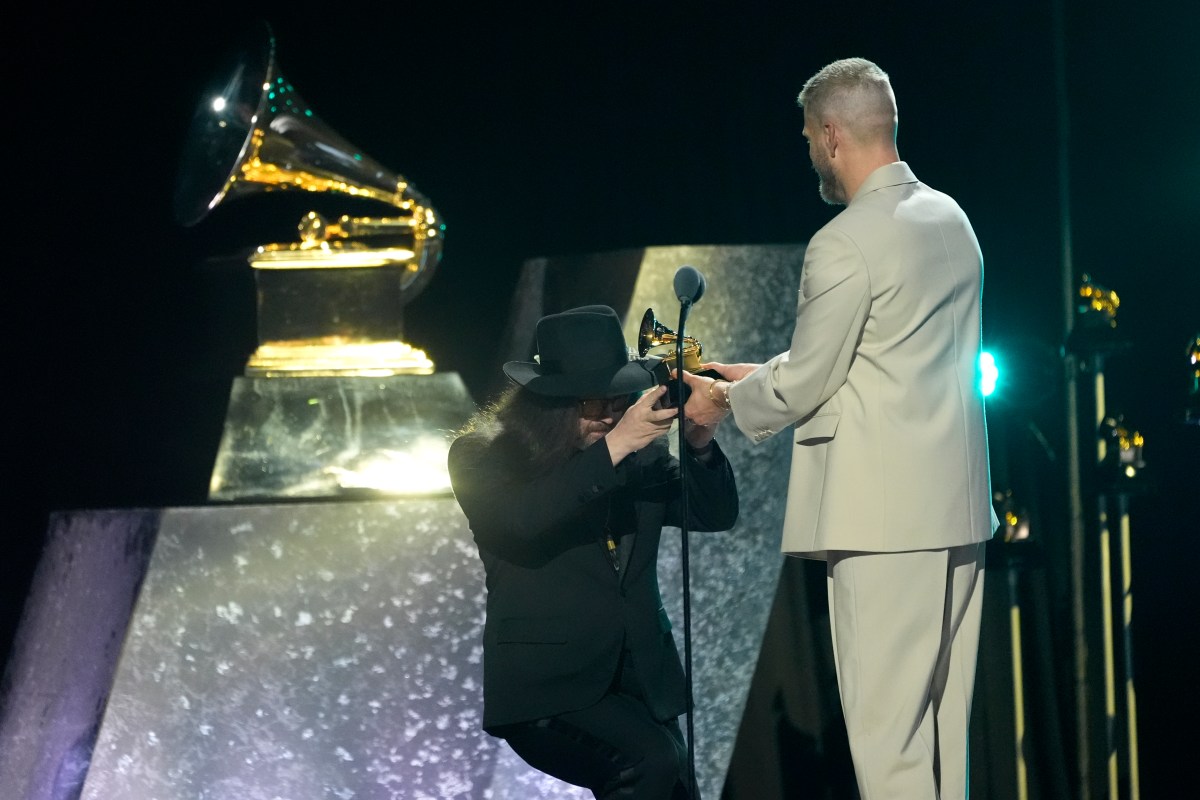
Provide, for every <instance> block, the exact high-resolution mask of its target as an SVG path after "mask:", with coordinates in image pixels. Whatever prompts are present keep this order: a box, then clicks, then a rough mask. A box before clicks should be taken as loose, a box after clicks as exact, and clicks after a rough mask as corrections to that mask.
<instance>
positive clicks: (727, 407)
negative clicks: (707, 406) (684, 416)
mask: <svg viewBox="0 0 1200 800" xmlns="http://www.w3.org/2000/svg"><path fill="white" fill-rule="evenodd" d="M718 383H724V384H725V385H726V386H729V385H730V383H729V381H713V382H712V383H710V384H709V385H708V399H709V400H711V401H712V404H713V405H714V406H716V407H717V408H718V409H719V410H721V411H729V410H730V409H731V408H732V406H731V405H730V403H729V390H728V389H726V390H725V405H721V404H720V403H718V402H717V398H716V395H714V394H713V387H714V386H716V385H717V384H718Z"/></svg>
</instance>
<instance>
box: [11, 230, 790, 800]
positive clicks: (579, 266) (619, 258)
mask: <svg viewBox="0 0 1200 800" xmlns="http://www.w3.org/2000/svg"><path fill="white" fill-rule="evenodd" d="M802 258H803V246H801V245H776V246H678V247H653V248H646V249H637V250H626V251H618V252H611V253H603V254H596V255H588V256H578V257H573V258H563V259H536V260H533V261H530V262H527V263H526V264H525V266H524V269H523V271H522V274H521V277H520V282H519V287H518V289H517V291H516V293H515V295H514V298H513V304H512V309H511V313H510V319H509V324H508V327H507V330H506V334H505V337H506V338H505V339H504V341H503V342H502V345H501V350H502V351H503V353H502V356H503V358H520V359H525V358H527V357H528V356H529V355H530V354H531V352H532V345H533V341H532V335H533V330H534V322H535V321H536V320H537V318H538V317H540V316H542V315H544V314H547V313H552V312H555V311H559V310H562V309H565V308H568V307H572V306H576V305H583V304H587V303H606V304H608V305H611V306H613V307H614V308H615V309H616V310H617V311H618V313H619V314H621V316H622V319H623V320H624V327H625V334H626V339H627V341H629V342H630V343H631V344H632V343H633V342H636V341H637V339H638V335H639V326H640V324H641V323H642V321H643V315H644V314H645V312H646V311H647V310H649V309H652V310H653V314H654V316H655V317H656V318H657V319H658V320H659V321H660V322H661V323H662V324H664V325H666V326H668V327H669V328H671V329H676V328H677V324H678V312H679V303H678V300H677V298H676V297H675V294H674V291H673V288H672V280H673V277H674V274H675V272H676V270H677V269H678V268H679V267H680V266H681V265H685V264H687V265H692V266H694V267H696V268H697V269H699V270H700V271H701V272H702V273H703V274H704V275H705V277H706V279H707V290H706V293H705V295H704V296H703V298H702V299H701V300H700V301H699V302H698V303H697V304H696V305H695V307H694V308H693V309H692V311H691V313H690V315H689V318H688V320H687V327H686V330H685V331H683V332H682V333H683V334H684V335H686V336H688V337H693V338H694V339H696V340H697V341H699V342H700V343H702V345H703V348H704V350H703V352H704V357H705V358H711V359H713V360H718V361H761V360H763V359H765V358H768V357H770V356H771V355H774V354H775V353H778V352H780V351H781V350H783V349H786V347H787V345H788V339H789V337H790V334H791V330H792V324H793V320H794V311H795V298H796V292H797V288H798V284H799V274H800V266H801V262H802ZM496 370H497V374H499V363H497V365H496ZM485 399H486V398H471V397H470V396H469V395H468V393H467V391H466V389H465V387H464V386H463V384H462V382H461V381H460V380H459V378H458V376H457V374H455V373H453V372H446V373H442V372H434V373H433V374H431V375H397V376H391V377H382V378H371V377H319V378H318V377H314V378H305V377H281V378H280V377H238V378H235V379H234V382H233V389H232V392H231V395H230V406H229V413H228V417H227V420H226V426H225V433H224V438H223V440H222V442H221V444H220V448H219V452H218V457H217V463H216V465H215V468H214V474H213V482H212V488H211V491H210V502H209V503H208V504H206V505H202V506H196V507H180V508H163V509H102V510H91V511H88V510H84V511H72V512H61V513H56V514H54V515H52V517H51V520H50V529H49V531H48V535H47V543H46V548H45V551H44V555H43V558H42V561H41V563H40V565H39V568H38V572H37V574H36V576H35V578H34V585H33V589H32V591H31V594H30V596H29V599H28V601H27V604H26V609H25V613H24V616H23V618H22V622H21V627H20V629H19V631H18V635H17V638H16V642H15V647H14V652H13V657H12V660H11V662H10V665H9V670H8V674H7V676H6V677H7V680H6V683H5V697H4V698H3V701H4V704H3V716H2V717H0V786H3V787H5V788H4V792H3V794H4V796H5V797H10V798H19V799H20V800H61V799H62V798H75V797H82V798H84V799H85V800H115V799H117V798H120V799H121V800H125V799H127V798H156V799H157V800H176V799H178V800H184V798H187V799H188V800H194V799H195V798H206V800H260V799H261V800H313V799H315V798H341V799H342V800H350V799H351V798H353V800H384V799H385V798H386V799H388V800H392V799H398V798H406V799H407V798H411V799H412V800H417V799H418V798H494V800H530V799H531V798H584V797H589V796H590V793H588V792H586V791H585V790H582V789H579V788H577V787H573V786H569V785H567V784H564V783H561V782H559V781H557V780H554V779H552V778H549V777H547V776H545V775H543V774H541V773H539V772H536V771H534V770H532V769H530V768H529V767H528V766H526V765H525V764H524V763H523V762H522V761H520V759H518V758H517V757H516V756H515V755H514V754H513V753H512V752H511V751H510V750H508V749H507V747H506V745H505V744H504V743H503V742H502V741H500V740H497V739H493V738H491V737H489V736H488V735H486V734H485V733H483V731H482V730H481V729H480V717H481V711H482V670H483V664H482V631H483V621H484V599H485V598H484V580H483V569H482V565H481V563H480V562H479V559H478V555H477V552H476V549H475V545H474V543H473V540H472V538H471V533H470V531H469V529H468V528H467V524H466V520H465V518H464V517H463V515H462V513H461V511H460V509H459V507H458V505H457V504H456V502H455V500H454V498H453V497H452V495H450V494H449V491H448V489H447V488H446V484H445V480H444V469H445V466H444V452H445V446H446V444H447V442H448V441H449V437H450V434H451V432H452V431H453V430H454V429H455V428H456V427H457V426H459V425H460V424H461V423H462V422H464V421H465V420H466V418H467V416H469V415H470V413H471V412H472V411H473V410H474V408H475V403H476V402H482V401H483V400H485ZM727 427H728V430H723V431H722V432H721V434H720V438H721V442H722V446H723V447H725V449H726V450H727V452H728V454H729V457H730V460H731V461H732V462H733V464H734V469H735V472H736V474H737V480H738V485H739V489H740V493H741V509H742V512H741V518H740V519H739V521H738V523H737V525H736V527H735V529H734V530H732V531H729V532H723V533H714V534H698V535H696V536H693V537H691V539H690V544H689V565H690V574H691V592H690V601H691V617H692V630H691V637H692V639H691V641H692V651H693V686H694V695H695V705H696V712H695V718H694V720H693V725H694V730H695V736H696V744H695V752H696V768H697V774H698V782H699V786H700V789H701V792H702V794H703V796H704V797H707V798H717V797H719V796H720V794H721V790H722V786H723V784H724V781H725V776H726V772H727V769H728V766H729V762H730V757H731V754H732V751H733V746H734V741H735V738H736V735H737V731H738V726H739V722H740V720H741V716H742V711H743V708H744V706H745V703H746V697H747V692H748V689H749V686H750V682H751V678H752V675H753V673H754V669H755V664H756V660H757V657H758V653H759V649H760V646H761V644H762V638H763V631H764V628H765V626H766V623H767V618H768V613H769V611H770V608H771V603H772V600H773V598H774V595H775V589H776V584H777V581H778V578H779V574H780V570H781V566H782V562H783V556H782V555H781V554H780V553H779V530H780V526H781V523H782V518H783V503H784V497H785V494H786V485H787V471H788V464H789V458H790V449H789V442H788V440H787V437H786V436H779V437H774V439H772V440H768V441H767V442H764V443H763V444H761V445H757V446H755V445H752V444H750V442H749V441H748V440H746V439H745V438H744V437H743V436H741V434H740V433H738V432H737V431H736V430H734V428H733V425H732V424H729V425H728V426H727ZM674 438H675V437H674V436H672V439H673V440H674ZM418 445H419V447H418ZM672 446H674V444H673V445H672ZM420 448H424V449H423V450H422V451H421V452H422V453H423V455H421V456H419V458H418V460H419V459H420V458H424V459H425V461H424V462H421V463H418V465H417V468H418V472H420V473H421V474H422V475H423V476H424V478H425V479H427V480H428V481H429V483H428V487H427V488H426V490H425V491H424V492H423V494H421V495H420V496H414V497H412V498H407V499H406V498H401V497H395V496H385V495H381V494H380V493H379V492H378V491H377V488H376V485H375V484H372V483H371V482H370V481H367V480H361V481H359V482H357V483H355V482H351V481H344V480H338V476H339V475H346V474H350V473H351V472H355V471H356V470H357V472H356V474H360V475H361V474H363V470H362V469H359V468H361V467H362V465H363V464H364V463H367V462H370V461H372V460H374V461H380V460H382V461H384V462H389V463H392V464H393V465H394V464H395V462H396V461H398V460H402V459H411V458H412V457H413V452H414V451H415V450H418V449H420ZM410 466H411V464H410ZM679 539H680V536H679V535H678V531H675V535H671V532H670V531H668V532H667V533H666V535H665V536H664V538H663V543H664V544H663V549H662V554H661V561H660V577H661V584H662V587H663V593H664V600H665V603H666V608H667V611H668V613H669V614H670V616H671V618H672V619H673V620H674V622H675V632H676V635H677V636H679V637H682V635H683V633H682V628H683V625H682V621H683V610H682V605H683V591H682V587H681V573H682V566H681V546H680V541H679ZM680 648H681V652H682V651H683V642H682V640H681V641H680Z"/></svg>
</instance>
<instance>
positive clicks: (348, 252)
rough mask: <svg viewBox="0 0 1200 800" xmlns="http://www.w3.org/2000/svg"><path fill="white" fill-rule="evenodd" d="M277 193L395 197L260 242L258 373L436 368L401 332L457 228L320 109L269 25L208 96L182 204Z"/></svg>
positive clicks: (199, 211)
mask: <svg viewBox="0 0 1200 800" xmlns="http://www.w3.org/2000/svg"><path fill="white" fill-rule="evenodd" d="M277 190H302V191H308V192H333V193H340V194H344V195H348V196H353V197H356V198H364V199H366V200H370V201H378V202H380V203H384V204H387V205H388V206H390V207H391V210H392V211H393V212H394V213H392V214H390V215H387V216H380V217H351V216H348V215H347V216H342V217H341V218H339V219H337V220H336V221H329V220H326V219H325V218H323V217H322V216H321V215H319V214H317V213H316V212H315V211H313V212H309V213H308V214H306V215H305V216H304V217H303V218H302V219H301V220H300V223H299V225H298V228H299V233H300V240H299V241H297V242H290V243H273V244H265V245H261V246H259V247H257V249H256V250H255V251H254V253H253V254H252V255H251V256H250V259H249V260H250V265H251V266H252V267H253V268H254V270H255V280H256V282H257V286H258V333H259V337H258V338H259V348H258V350H257V351H256V353H255V354H254V356H253V357H251V359H250V363H249V364H248V365H247V369H246V373H247V374H248V375H259V376H271V375H285V374H286V375H348V374H349V375H353V374H370V375H387V374H398V373H429V372H432V371H433V364H432V362H430V361H429V360H428V359H427V358H426V357H425V354H424V353H422V352H421V351H419V350H415V349H413V348H411V347H409V346H408V345H406V344H404V343H403V342H402V341H400V336H401V333H402V319H403V315H402V313H401V310H402V308H403V306H404V305H405V304H406V303H407V302H408V301H410V300H411V299H412V298H413V297H415V296H416V295H417V293H419V292H420V291H421V289H423V288H424V286H425V284H426V283H428V281H429V279H430V278H431V277H432V276H433V274H434V271H435V270H436V268H437V265H438V262H439V260H440V258H441V249H442V240H443V231H444V227H445V226H444V225H443V224H442V222H441V221H440V219H439V218H438V215H437V212H435V211H434V209H433V207H432V206H431V205H430V204H429V202H428V200H426V198H425V197H423V196H422V195H421V194H420V193H418V192H417V191H416V190H415V189H414V188H413V187H412V186H411V185H410V184H409V183H408V181H407V180H405V179H404V177H402V176H401V175H398V174H396V173H393V172H391V171H389V170H388V169H386V168H385V167H384V166H382V165H381V164H379V163H378V162H376V161H375V160H373V159H372V158H370V157H368V156H367V155H365V154H363V153H362V152H361V151H359V149H358V148H356V147H355V146H354V145H352V144H350V143H349V142H347V141H346V140H345V139H343V138H342V137H341V136H339V135H338V134H337V133H335V132H334V131H333V130H331V129H330V128H329V127H328V126H327V125H325V123H323V122H322V121H321V120H320V119H318V118H317V117H316V116H315V115H314V114H313V112H312V110H311V109H310V108H309V107H308V105H307V104H306V103H305V102H304V100H303V99H302V98H301V97H300V95H299V94H298V93H297V92H296V91H295V89H294V88H293V87H292V86H291V84H290V83H288V81H287V80H285V79H284V78H283V76H282V75H281V74H280V72H279V68H278V66H277V64H276V60H275V39H274V36H273V35H272V33H271V30H270V28H269V27H266V26H264V29H263V30H261V31H257V30H256V31H255V32H254V36H253V39H252V41H250V42H249V43H248V44H247V45H246V46H245V47H243V48H240V49H239V50H237V51H235V54H234V57H233V60H232V62H231V64H230V65H228V66H227V68H226V69H225V70H224V71H223V72H222V73H221V74H220V76H219V78H218V80H217V81H216V82H215V83H214V84H213V85H212V86H211V87H210V89H209V90H208V91H206V93H205V94H204V96H203V98H202V99H201V102H200V104H199V106H198V107H197V109H196V113H195V116H194V117H193V120H192V125H191V129H190V132H189V135H188V138H187V142H186V145H185V148H184V155H183V159H182V164H181V169H180V175H179V179H178V182H177V184H176V192H175V202H174V207H175V215H176V217H177V218H178V220H179V221H180V222H181V223H182V224H184V225H188V226H191V225H195V224H196V223H198V222H199V221H200V220H201V219H203V218H204V217H205V216H207V215H208V213H209V212H210V211H212V209H214V208H215V207H216V206H217V205H218V204H220V203H223V202H226V201H228V200H231V199H234V198H238V197H242V196H246V195H250V194H256V193H260V192H271V191H277Z"/></svg>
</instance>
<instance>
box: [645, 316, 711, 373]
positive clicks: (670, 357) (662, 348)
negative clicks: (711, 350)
mask: <svg viewBox="0 0 1200 800" xmlns="http://www.w3.org/2000/svg"><path fill="white" fill-rule="evenodd" d="M678 342H679V334H677V333H676V332H675V331H673V330H671V329H670V328H668V327H667V326H666V325H663V324H662V323H661V322H659V321H658V320H656V319H655V318H654V309H653V308H647V309H646V313H645V315H644V316H643V317H642V325H641V328H640V329H639V331H638V355H640V356H643V357H645V356H658V357H659V358H661V359H662V360H663V363H665V364H666V365H667V366H668V367H670V368H671V369H675V359H676V356H677V353H676V350H677V348H678ZM703 352H704V345H702V344H701V343H700V342H699V341H698V340H696V339H694V338H692V337H691V336H684V337H683V368H684V369H686V370H687V371H688V372H701V368H700V355H701V353H703ZM718 377H719V376H718Z"/></svg>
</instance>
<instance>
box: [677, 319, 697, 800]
mask: <svg viewBox="0 0 1200 800" xmlns="http://www.w3.org/2000/svg"><path fill="white" fill-rule="evenodd" d="M691 308H692V301H691V300H690V299H689V300H684V299H683V298H680V304H679V328H678V333H677V336H676V339H675V380H676V384H675V387H676V394H675V397H676V409H677V412H676V417H677V418H678V420H679V479H680V480H679V512H680V522H679V530H680V539H679V562H680V566H681V569H682V572H683V661H684V670H683V674H684V678H685V680H686V682H687V759H688V782H689V783H690V787H689V788H690V790H691V795H692V797H693V798H696V797H697V796H698V795H697V793H696V728H695V722H694V717H695V715H696V707H695V704H694V702H693V700H692V598H691V577H690V570H689V562H688V481H687V468H688V452H687V437H686V436H684V430H683V426H684V414H683V406H684V394H683V393H684V389H685V387H686V386H687V384H686V383H684V381H683V326H684V323H685V322H686V321H687V315H688V312H689V311H690V310H691Z"/></svg>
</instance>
